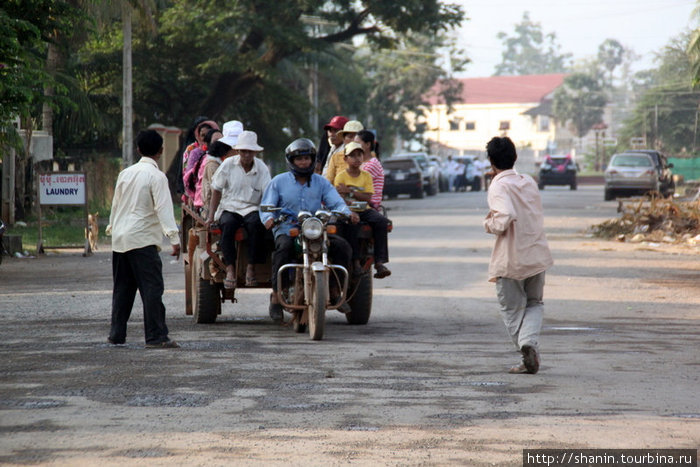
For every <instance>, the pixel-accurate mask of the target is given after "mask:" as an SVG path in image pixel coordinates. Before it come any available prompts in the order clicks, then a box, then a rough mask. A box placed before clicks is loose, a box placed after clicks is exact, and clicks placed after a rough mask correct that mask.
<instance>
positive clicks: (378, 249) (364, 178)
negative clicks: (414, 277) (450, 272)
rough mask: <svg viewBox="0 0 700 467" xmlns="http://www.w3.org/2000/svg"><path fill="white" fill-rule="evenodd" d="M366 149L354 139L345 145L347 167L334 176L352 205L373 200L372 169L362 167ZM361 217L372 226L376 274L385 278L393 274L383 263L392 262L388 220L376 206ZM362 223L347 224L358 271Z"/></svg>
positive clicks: (348, 238)
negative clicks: (390, 258) (359, 236)
mask: <svg viewBox="0 0 700 467" xmlns="http://www.w3.org/2000/svg"><path fill="white" fill-rule="evenodd" d="M362 156H363V150H362V146H361V145H360V144H359V143H356V142H354V141H352V142H349V143H348V144H346V145H345V162H346V163H347V165H348V167H347V169H345V170H344V171H342V172H340V173H339V174H338V175H337V176H336V177H335V182H334V185H335V188H336V190H338V193H340V195H341V196H342V197H343V198H344V199H345V202H346V203H347V204H348V205H349V204H352V203H353V201H355V200H357V201H366V202H367V203H369V202H370V200H371V199H372V195H373V194H374V187H373V182H372V176H371V175H370V174H369V172H365V171H364V170H361V169H360V165H362ZM359 216H360V220H361V221H362V222H366V223H367V224H369V225H370V226H371V227H372V233H373V235H374V268H375V270H376V273H375V274H374V277H376V278H377V279H383V278H385V277H387V276H388V275H390V274H391V271H390V270H389V269H388V268H387V267H386V266H384V263H388V262H389V247H388V242H387V227H388V224H389V222H388V220H387V218H386V217H384V216H382V215H381V214H379V212H377V211H376V210H374V209H372V208H371V207H369V205H368V206H367V208H365V210H364V211H362V212H360V213H359ZM358 229H359V227H358V226H357V225H350V226H348V232H347V233H348V235H347V240H348V242H349V243H350V246H351V247H352V259H353V262H354V268H355V271H361V269H362V266H361V265H360V243H359V240H358V238H357V233H358Z"/></svg>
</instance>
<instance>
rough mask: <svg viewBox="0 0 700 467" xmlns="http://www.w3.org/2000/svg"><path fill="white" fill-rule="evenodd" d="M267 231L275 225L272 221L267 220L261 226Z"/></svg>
mask: <svg viewBox="0 0 700 467" xmlns="http://www.w3.org/2000/svg"><path fill="white" fill-rule="evenodd" d="M263 225H264V226H265V228H266V229H267V230H270V229H271V228H272V227H274V225H275V220H274V219H268V220H267V221H266V222H265V224H263Z"/></svg>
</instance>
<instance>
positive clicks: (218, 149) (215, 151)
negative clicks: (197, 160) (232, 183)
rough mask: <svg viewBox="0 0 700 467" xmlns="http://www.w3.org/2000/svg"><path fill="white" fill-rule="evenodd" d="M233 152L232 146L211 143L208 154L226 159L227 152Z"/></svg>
mask: <svg viewBox="0 0 700 467" xmlns="http://www.w3.org/2000/svg"><path fill="white" fill-rule="evenodd" d="M230 150H231V146H229V145H228V144H226V143H224V142H222V141H214V142H213V143H211V145H210V146H209V148H208V149H207V152H208V153H209V154H211V155H212V156H214V157H219V158H221V157H224V156H225V155H226V153H227V152H229V151H230Z"/></svg>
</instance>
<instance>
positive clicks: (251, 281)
mask: <svg viewBox="0 0 700 467" xmlns="http://www.w3.org/2000/svg"><path fill="white" fill-rule="evenodd" d="M245 286H246V287H257V286H258V280H257V279H256V278H255V276H247V277H246V278H245Z"/></svg>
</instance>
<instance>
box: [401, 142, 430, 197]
mask: <svg viewBox="0 0 700 467" xmlns="http://www.w3.org/2000/svg"><path fill="white" fill-rule="evenodd" d="M394 157H400V158H405V157H412V158H413V159H415V160H417V161H418V165H419V166H420V169H421V171H422V172H423V190H425V192H426V193H427V194H428V195H429V196H433V195H436V194H437V193H438V191H440V168H439V167H438V166H437V165H436V164H434V163H433V162H432V161H431V160H430V159H429V158H428V157H429V156H428V155H427V154H426V153H424V152H409V153H405V154H397V155H395V156H392V158H394Z"/></svg>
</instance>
